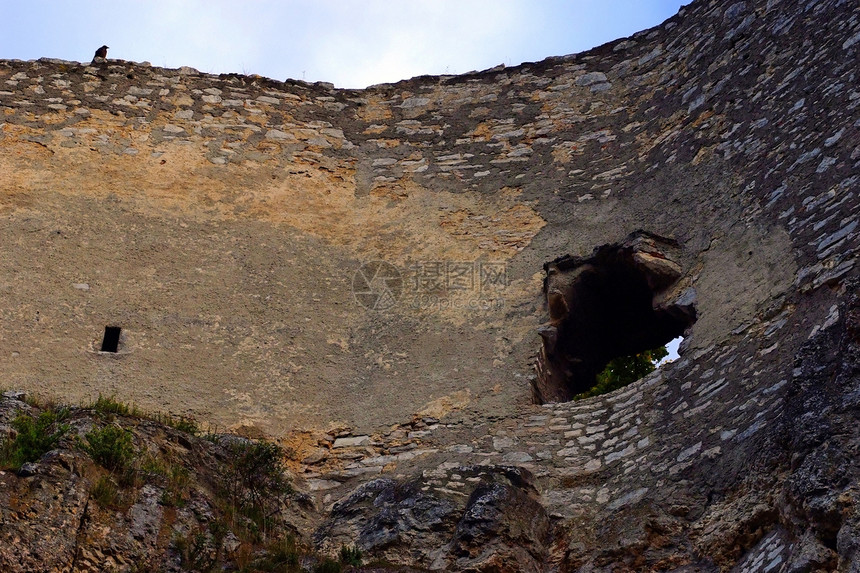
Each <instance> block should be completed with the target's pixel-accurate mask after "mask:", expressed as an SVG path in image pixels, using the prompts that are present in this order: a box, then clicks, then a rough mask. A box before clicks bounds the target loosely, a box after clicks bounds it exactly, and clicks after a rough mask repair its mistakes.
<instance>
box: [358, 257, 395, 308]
mask: <svg viewBox="0 0 860 573" xmlns="http://www.w3.org/2000/svg"><path fill="white" fill-rule="evenodd" d="M352 294H353V296H354V297H355V300H356V302H358V304H360V305H361V306H363V307H364V308H368V309H370V310H388V309H389V308H391V307H392V306H394V305H395V304H397V301H398V300H400V296H401V295H402V294H403V275H401V274H400V270H399V269H398V268H397V267H395V266H394V265H392V264H391V263H386V262H385V261H370V262H368V263H364V264H363V265H361V267H360V268H359V269H358V270H357V271H355V274H354V275H353V276H352Z"/></svg>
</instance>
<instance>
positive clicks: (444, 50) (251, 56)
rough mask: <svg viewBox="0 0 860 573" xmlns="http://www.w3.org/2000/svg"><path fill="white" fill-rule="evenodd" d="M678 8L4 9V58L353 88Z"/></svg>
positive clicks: (329, 2)
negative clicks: (135, 64)
mask: <svg viewBox="0 0 860 573" xmlns="http://www.w3.org/2000/svg"><path fill="white" fill-rule="evenodd" d="M681 5H682V3H681V2H679V1H678V0H603V1H595V0H567V1H561V0H433V1H430V0H388V1H382V0H313V1H308V0H306V1H299V0H281V1H275V0H231V1H222V0H205V1H202V0H187V1H183V0H142V1H128V0H114V1H112V0H101V1H92V0H87V1H83V0H54V1H47V0H0V15H2V20H3V34H2V35H0V58H4V59H12V58H15V59H24V60H29V59H36V58H40V57H43V56H47V57H53V58H61V59H65V60H75V61H89V60H90V59H91V58H92V56H93V53H94V52H95V49H96V48H98V47H99V46H101V45H102V44H107V45H108V46H110V51H109V52H108V57H109V58H119V59H124V60H133V61H139V62H141V61H148V62H151V63H152V64H153V65H157V66H166V67H179V66H182V65H188V66H192V67H195V68H197V69H199V70H200V71H203V72H211V73H223V72H237V73H246V74H260V75H263V76H267V77H271V78H275V79H279V80H284V79H287V78H295V79H305V80H307V81H320V80H321V81H329V82H333V83H334V84H335V85H336V86H338V87H350V88H360V87H365V86H367V85H371V84H376V83H382V82H394V81H397V80H401V79H406V78H409V77H412V76H416V75H422V74H443V73H451V74H455V73H464V72H468V71H471V70H481V69H486V68H490V67H493V66H496V65H498V64H502V63H503V64H505V65H517V64H519V63H522V62H524V61H537V60H541V59H543V58H546V57H548V56H560V55H566V54H572V53H576V52H581V51H583V50H587V49H588V48H591V47H594V46H597V45H600V44H603V43H605V42H608V41H611V40H614V39H617V38H621V37H624V36H629V35H631V34H633V33H634V32H637V31H639V30H644V29H646V28H650V27H652V26H655V25H657V24H659V23H661V22H663V21H664V20H666V19H667V18H669V17H671V16H672V15H674V14H675V13H677V11H678V9H679V7H680V6H681Z"/></svg>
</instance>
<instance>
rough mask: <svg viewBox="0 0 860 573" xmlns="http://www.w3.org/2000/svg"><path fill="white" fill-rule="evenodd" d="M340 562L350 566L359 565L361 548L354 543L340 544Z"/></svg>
mask: <svg viewBox="0 0 860 573" xmlns="http://www.w3.org/2000/svg"><path fill="white" fill-rule="evenodd" d="M340 562H341V563H343V564H344V565H351V566H352V567H361V550H360V549H359V548H358V547H356V546H355V545H352V546H347V545H342V546H341V548H340Z"/></svg>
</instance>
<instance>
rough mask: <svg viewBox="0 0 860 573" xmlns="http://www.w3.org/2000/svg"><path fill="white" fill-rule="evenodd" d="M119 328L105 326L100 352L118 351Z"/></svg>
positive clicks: (120, 330)
mask: <svg viewBox="0 0 860 573" xmlns="http://www.w3.org/2000/svg"><path fill="white" fill-rule="evenodd" d="M121 332H122V328H121V327H119V326H105V336H104V338H103V339H102V352H116V351H117V350H118V349H119V335H120V333H121Z"/></svg>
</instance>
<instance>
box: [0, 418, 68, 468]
mask: <svg viewBox="0 0 860 573" xmlns="http://www.w3.org/2000/svg"><path fill="white" fill-rule="evenodd" d="M67 417H68V410H66V409H60V410H56V411H55V410H45V411H44V412H42V413H41V414H39V416H38V417H36V418H33V417H32V416H28V415H26V414H21V415H19V416H18V417H16V418H15V419H14V420H13V421H12V427H13V428H15V430H16V431H17V432H18V434H17V435H16V436H15V438H14V439H12V440H10V439H8V438H7V439H6V440H4V441H3V443H2V444H0V465H2V466H3V467H6V468H12V469H18V468H20V467H21V465H23V464H25V463H27V462H35V461H38V460H39V458H41V457H42V456H43V455H45V453H47V452H49V451H50V450H52V449H54V447H55V446H56V445H57V442H59V441H60V438H62V437H63V436H64V435H65V434H66V432H68V431H69V426H68V425H67V424H62V423H60V422H62V421H63V420H64V419H66V418H67Z"/></svg>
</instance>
